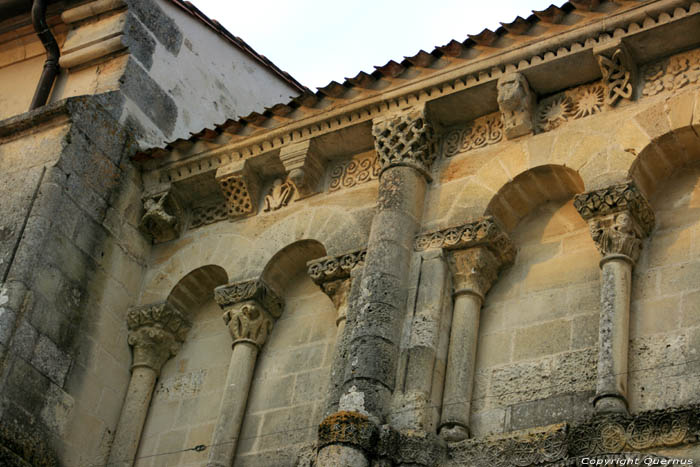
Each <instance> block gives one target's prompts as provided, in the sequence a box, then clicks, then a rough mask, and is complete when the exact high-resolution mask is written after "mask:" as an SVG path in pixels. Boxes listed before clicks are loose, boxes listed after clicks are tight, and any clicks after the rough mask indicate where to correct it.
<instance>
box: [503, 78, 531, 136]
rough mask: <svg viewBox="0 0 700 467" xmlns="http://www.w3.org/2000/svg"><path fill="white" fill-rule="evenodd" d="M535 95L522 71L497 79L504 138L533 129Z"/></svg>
mask: <svg viewBox="0 0 700 467" xmlns="http://www.w3.org/2000/svg"><path fill="white" fill-rule="evenodd" d="M536 102H537V97H536V96H535V93H533V92H532V90H531V89H530V85H529V84H528V82H527V79H526V78H525V76H524V75H523V74H522V73H508V74H506V75H503V76H502V77H501V78H499V80H498V107H499V109H500V110H501V114H502V115H503V125H504V131H505V134H506V138H508V139H513V138H517V137H519V136H523V135H527V134H529V133H532V132H534V130H535V123H534V117H535V111H536V107H537V106H536Z"/></svg>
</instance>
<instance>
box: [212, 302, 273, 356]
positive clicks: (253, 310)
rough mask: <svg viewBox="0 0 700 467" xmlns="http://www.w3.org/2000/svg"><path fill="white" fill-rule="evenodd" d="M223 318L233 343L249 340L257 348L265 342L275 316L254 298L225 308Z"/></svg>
mask: <svg viewBox="0 0 700 467" xmlns="http://www.w3.org/2000/svg"><path fill="white" fill-rule="evenodd" d="M223 318H224V323H226V326H227V327H228V331H229V333H230V334H231V338H232V339H233V345H236V344H238V343H240V342H250V343H251V344H255V345H256V346H257V347H258V348H262V346H263V345H264V344H265V342H266V341H267V336H269V335H270V331H272V326H273V325H274V323H275V318H273V317H272V315H270V313H268V312H267V311H265V309H264V308H263V307H262V306H261V305H260V303H259V302H257V301H255V300H246V301H244V302H241V303H236V304H235V305H232V306H230V307H228V308H226V311H224V316H223Z"/></svg>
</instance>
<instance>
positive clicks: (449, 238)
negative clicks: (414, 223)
mask: <svg viewBox="0 0 700 467" xmlns="http://www.w3.org/2000/svg"><path fill="white" fill-rule="evenodd" d="M478 246H485V247H486V248H488V249H489V250H490V251H491V252H492V253H493V255H494V256H495V257H496V259H497V260H498V261H499V263H500V265H501V266H505V265H508V264H510V263H512V262H513V260H514V259H515V247H514V246H513V242H512V241H511V240H510V237H508V234H506V233H505V232H504V231H503V229H501V227H500V226H499V225H498V224H497V223H496V221H495V220H494V218H493V217H492V216H486V217H482V218H481V219H478V220H476V221H474V222H469V223H467V224H464V225H460V226H457V227H450V228H448V229H444V230H439V231H436V232H429V233H425V234H420V235H418V236H417V237H416V240H415V243H414V248H415V250H416V251H425V250H429V249H433V248H444V249H445V250H463V249H467V248H473V247H478Z"/></svg>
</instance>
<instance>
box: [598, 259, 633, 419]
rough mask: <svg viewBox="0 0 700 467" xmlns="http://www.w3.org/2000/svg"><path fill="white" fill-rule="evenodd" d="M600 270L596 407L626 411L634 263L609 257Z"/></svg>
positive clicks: (602, 409)
mask: <svg viewBox="0 0 700 467" xmlns="http://www.w3.org/2000/svg"><path fill="white" fill-rule="evenodd" d="M601 269H602V283H601V289H600V329H599V341H598V380H597V383H596V398H595V408H596V410H597V411H599V412H626V411H627V402H626V401H627V354H628V342H629V314H630V293H631V289H632V263H631V262H630V260H629V259H622V258H614V257H613V258H606V259H604V260H603V261H602V266H601Z"/></svg>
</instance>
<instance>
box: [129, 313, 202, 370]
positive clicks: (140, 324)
mask: <svg viewBox="0 0 700 467" xmlns="http://www.w3.org/2000/svg"><path fill="white" fill-rule="evenodd" d="M126 323H127V328H128V329H129V337H128V342H129V345H130V346H131V347H132V349H133V365H132V368H133V367H137V366H146V367H149V368H151V369H153V370H155V371H156V372H159V371H160V369H161V367H162V366H163V364H164V363H165V362H166V361H167V360H168V359H169V358H170V357H172V356H174V355H175V354H176V353H177V351H178V350H179V349H180V346H181V345H182V342H183V341H184V340H185V336H186V335H187V331H189V329H190V326H191V325H190V323H189V322H188V321H187V320H186V319H185V318H184V316H183V315H182V313H180V312H179V311H178V310H176V309H175V308H174V307H173V306H172V305H170V304H169V303H167V302H162V303H156V304H150V305H144V306H139V307H133V308H131V309H130V310H129V312H128V313H127V318H126Z"/></svg>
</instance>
